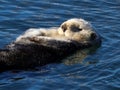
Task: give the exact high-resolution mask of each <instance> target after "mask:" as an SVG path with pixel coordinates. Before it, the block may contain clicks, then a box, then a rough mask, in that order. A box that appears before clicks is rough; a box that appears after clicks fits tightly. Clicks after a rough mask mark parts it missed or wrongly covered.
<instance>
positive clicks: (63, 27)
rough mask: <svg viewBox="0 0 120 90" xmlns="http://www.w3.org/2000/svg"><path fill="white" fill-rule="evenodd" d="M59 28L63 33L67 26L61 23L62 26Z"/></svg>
mask: <svg viewBox="0 0 120 90" xmlns="http://www.w3.org/2000/svg"><path fill="white" fill-rule="evenodd" d="M61 28H62V30H63V32H65V31H66V30H67V25H66V23H63V24H62V25H61Z"/></svg>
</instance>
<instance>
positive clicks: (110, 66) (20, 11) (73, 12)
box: [0, 0, 120, 90]
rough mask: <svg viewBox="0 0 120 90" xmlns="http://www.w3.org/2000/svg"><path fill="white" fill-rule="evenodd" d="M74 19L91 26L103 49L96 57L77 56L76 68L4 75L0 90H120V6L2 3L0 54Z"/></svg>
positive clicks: (55, 0) (111, 0) (83, 1)
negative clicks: (27, 36) (32, 33)
mask: <svg viewBox="0 0 120 90" xmlns="http://www.w3.org/2000/svg"><path fill="white" fill-rule="evenodd" d="M73 17H76V18H80V17H81V18H84V19H86V20H88V21H90V22H91V23H92V25H93V26H94V27H95V29H96V31H97V32H98V33H99V34H100V35H101V36H102V41H103V43H102V46H101V47H100V48H99V49H98V50H97V51H95V52H94V53H93V54H89V55H86V53H85V52H86V51H81V52H80V53H76V55H77V57H78V56H79V58H78V59H77V61H76V62H75V63H74V64H73V62H69V61H68V62H65V63H59V64H49V65H46V66H44V67H42V68H40V70H38V71H21V72H12V71H8V72H3V73H0V90H8V89H10V90H56V89H57V90H120V1H119V0H37V1H35V0H1V1H0V48H2V47H4V46H5V45H6V44H9V43H10V42H12V41H13V40H15V38H16V37H18V36H19V35H20V34H22V33H23V32H24V31H25V30H26V29H28V28H38V27H44V28H47V27H53V26H59V25H60V24H61V23H62V22H63V21H65V20H67V19H70V18H73ZM81 54H82V55H81ZM75 59H76V58H73V61H74V60H75Z"/></svg>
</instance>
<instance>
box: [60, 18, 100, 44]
mask: <svg viewBox="0 0 120 90" xmlns="http://www.w3.org/2000/svg"><path fill="white" fill-rule="evenodd" d="M58 33H59V34H60V35H63V36H65V37H67V38H68V39H71V40H75V41H79V42H86V41H94V40H96V39H97V38H98V37H99V35H98V34H97V33H96V32H95V31H93V28H92V26H91V24H90V23H89V22H87V21H85V20H83V19H76V18H75V19H70V20H68V21H65V22H64V23H62V25H61V26H60V28H59V29H58Z"/></svg>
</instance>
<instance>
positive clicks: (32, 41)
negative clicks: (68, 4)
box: [0, 18, 101, 70]
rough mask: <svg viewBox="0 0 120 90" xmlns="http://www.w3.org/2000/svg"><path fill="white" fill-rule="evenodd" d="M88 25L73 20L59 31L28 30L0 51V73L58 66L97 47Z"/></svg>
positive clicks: (66, 22)
mask: <svg viewBox="0 0 120 90" xmlns="http://www.w3.org/2000/svg"><path fill="white" fill-rule="evenodd" d="M100 43H101V39H100V36H99V35H98V34H97V33H96V32H95V31H93V28H92V26H91V24H90V23H88V22H87V21H85V20H83V19H77V18H73V19H70V20H67V21H65V22H64V23H63V24H62V25H61V26H60V27H58V28H57V27H54V28H48V29H44V28H40V29H29V30H27V31H26V32H25V33H24V34H23V35H21V36H19V37H18V38H17V39H16V40H15V41H14V42H13V43H11V44H10V45H7V46H6V47H5V48H4V49H1V50H0V69H1V70H7V69H27V68H33V67H35V66H42V65H45V64H48V63H53V62H60V61H61V60H62V59H63V58H65V57H67V56H69V55H71V54H73V53H74V52H76V51H77V50H80V49H83V48H88V47H92V46H96V45H99V44H100Z"/></svg>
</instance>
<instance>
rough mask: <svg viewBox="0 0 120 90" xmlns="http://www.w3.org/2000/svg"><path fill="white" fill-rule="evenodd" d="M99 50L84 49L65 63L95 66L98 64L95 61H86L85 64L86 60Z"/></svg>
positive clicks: (93, 48)
mask: <svg viewBox="0 0 120 90" xmlns="http://www.w3.org/2000/svg"><path fill="white" fill-rule="evenodd" d="M96 50H97V47H92V48H89V49H83V50H79V51H77V52H76V53H74V54H73V55H71V56H69V57H67V58H66V59H65V60H64V61H63V63H64V64H66V65H73V64H84V65H89V64H95V63H97V62H95V61H86V62H84V60H85V58H86V57H87V56H88V55H90V54H94V52H95V51H96Z"/></svg>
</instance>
